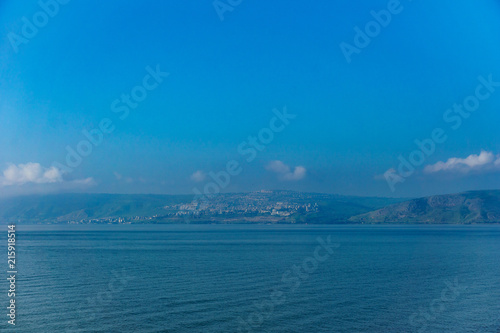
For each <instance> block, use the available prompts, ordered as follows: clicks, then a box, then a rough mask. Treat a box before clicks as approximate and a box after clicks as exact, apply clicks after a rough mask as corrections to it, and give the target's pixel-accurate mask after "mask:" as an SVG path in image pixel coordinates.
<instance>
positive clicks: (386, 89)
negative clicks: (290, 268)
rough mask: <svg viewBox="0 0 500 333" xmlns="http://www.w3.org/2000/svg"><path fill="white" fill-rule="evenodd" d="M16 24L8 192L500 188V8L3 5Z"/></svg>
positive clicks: (5, 49)
mask: <svg viewBox="0 0 500 333" xmlns="http://www.w3.org/2000/svg"><path fill="white" fill-rule="evenodd" d="M0 22H1V24H0V29H1V36H2V39H1V41H0V196H3V197H6V196H15V195H24V194H33V193H58V192H90V193H101V192H104V193H162V194H191V193H196V192H197V191H198V192H202V193H205V192H208V193H217V192H246V191H255V190H260V189H284V190H295V191H307V192H324V193H337V194H345V195H360V196H387V197H418V196H425V195H432V194H443V193H455V192H460V191H466V190H480V189H498V188H500V141H499V140H498V137H499V136H498V133H499V131H498V128H499V127H498V126H499V125H498V124H499V123H500V112H499V111H500V62H499V61H498V59H500V1H498V0H482V1H470V0H443V1H431V0H413V1H410V0H401V1H396V0H390V1H379V0H370V1H362V2H353V1H347V0H338V1H326V0H325V1H313V2H303V1H302V2H290V1H272V2H269V1H261V2H255V1H245V0H243V1H241V0H216V1H185V0H183V1H174V0H172V1H150V0H144V1H135V2H133V1H129V2H121V1H120V2H118V1H107V2H102V1H99V2H98V1H93V0H89V1H68V0H64V1H63V0H60V1H59V2H56V1H55V0H42V1H40V2H37V1H14V0H4V1H2V2H0ZM85 133H86V134H85ZM416 140H417V142H418V143H416ZM75 155H76V156H75Z"/></svg>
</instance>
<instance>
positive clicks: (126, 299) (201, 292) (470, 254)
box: [0, 225, 500, 333]
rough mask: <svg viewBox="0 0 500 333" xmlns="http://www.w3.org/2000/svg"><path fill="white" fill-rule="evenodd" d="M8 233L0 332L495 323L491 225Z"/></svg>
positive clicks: (499, 322)
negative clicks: (12, 259) (11, 305)
mask: <svg viewBox="0 0 500 333" xmlns="http://www.w3.org/2000/svg"><path fill="white" fill-rule="evenodd" d="M4 229H5V231H4V232H1V235H0V236H1V237H0V239H1V240H0V241H1V244H2V245H1V253H3V254H4V259H3V260H4V262H5V263H4V267H5V270H4V272H6V271H7V268H6V267H7V255H6V253H7V249H6V246H5V244H6V242H7V227H6V226H4ZM16 236H17V244H16V245H17V246H16V252H17V253H16V260H17V261H16V263H17V274H16V283H17V285H16V298H15V299H16V326H15V329H14V330H12V327H10V326H11V325H8V324H7V319H8V317H7V316H6V314H7V309H6V307H7V306H8V298H7V290H8V289H9V285H8V282H7V281H6V279H2V282H1V283H0V292H1V294H2V295H4V296H3V298H4V301H3V304H4V307H3V309H4V310H3V311H4V314H3V315H2V317H3V318H4V319H3V320H2V322H1V324H0V329H1V330H2V332H3V331H5V332H7V331H9V332H11V331H12V332H31V333H33V332H37V333H44V332H122V333H123V332H300V333H304V332H398V333H399V332H499V331H500V330H499V328H500V226H498V225H497V226H482V225H474V226H417V225H411V226H381V225H377V226H367V225H354V226H345V225H337V226H311V225H103V226H98V225H61V226H55V225H48V226H20V225H19V226H17V233H16ZM5 276H7V273H5Z"/></svg>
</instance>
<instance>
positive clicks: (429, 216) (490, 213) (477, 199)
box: [349, 190, 500, 224]
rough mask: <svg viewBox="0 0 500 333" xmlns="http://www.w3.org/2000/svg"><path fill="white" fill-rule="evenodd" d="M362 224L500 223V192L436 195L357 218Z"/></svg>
mask: <svg viewBox="0 0 500 333" xmlns="http://www.w3.org/2000/svg"><path fill="white" fill-rule="evenodd" d="M349 220H350V221H351V222H361V223H381V222H388V223H456V224H467V223H495V222H497V223H500V191H498V190H494V191H471V192H464V193H458V194H449V195H434V196H431V197H425V198H419V199H414V200H410V201H405V202H402V203H397V204H394V205H390V206H387V207H384V208H381V209H378V210H375V211H372V212H368V213H365V214H361V215H357V216H353V217H351V218H350V219H349Z"/></svg>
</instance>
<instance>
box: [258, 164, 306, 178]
mask: <svg viewBox="0 0 500 333" xmlns="http://www.w3.org/2000/svg"><path fill="white" fill-rule="evenodd" d="M266 169H267V170H269V171H272V172H274V173H276V174H278V176H279V177H280V179H282V180H290V181H293V180H300V179H302V178H304V177H305V176H306V172H307V170H306V168H304V167H303V166H296V167H295V168H294V169H293V171H291V168H290V166H288V165H286V164H285V163H283V162H282V161H271V162H269V164H268V165H267V166H266Z"/></svg>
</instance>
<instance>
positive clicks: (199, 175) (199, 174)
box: [190, 170, 207, 183]
mask: <svg viewBox="0 0 500 333" xmlns="http://www.w3.org/2000/svg"><path fill="white" fill-rule="evenodd" d="M206 177H207V174H206V173H205V172H203V171H202V170H198V171H196V172H195V173H193V174H192V175H191V177H190V178H191V180H192V181H194V182H197V183H200V182H202V181H204V180H205V178H206Z"/></svg>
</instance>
